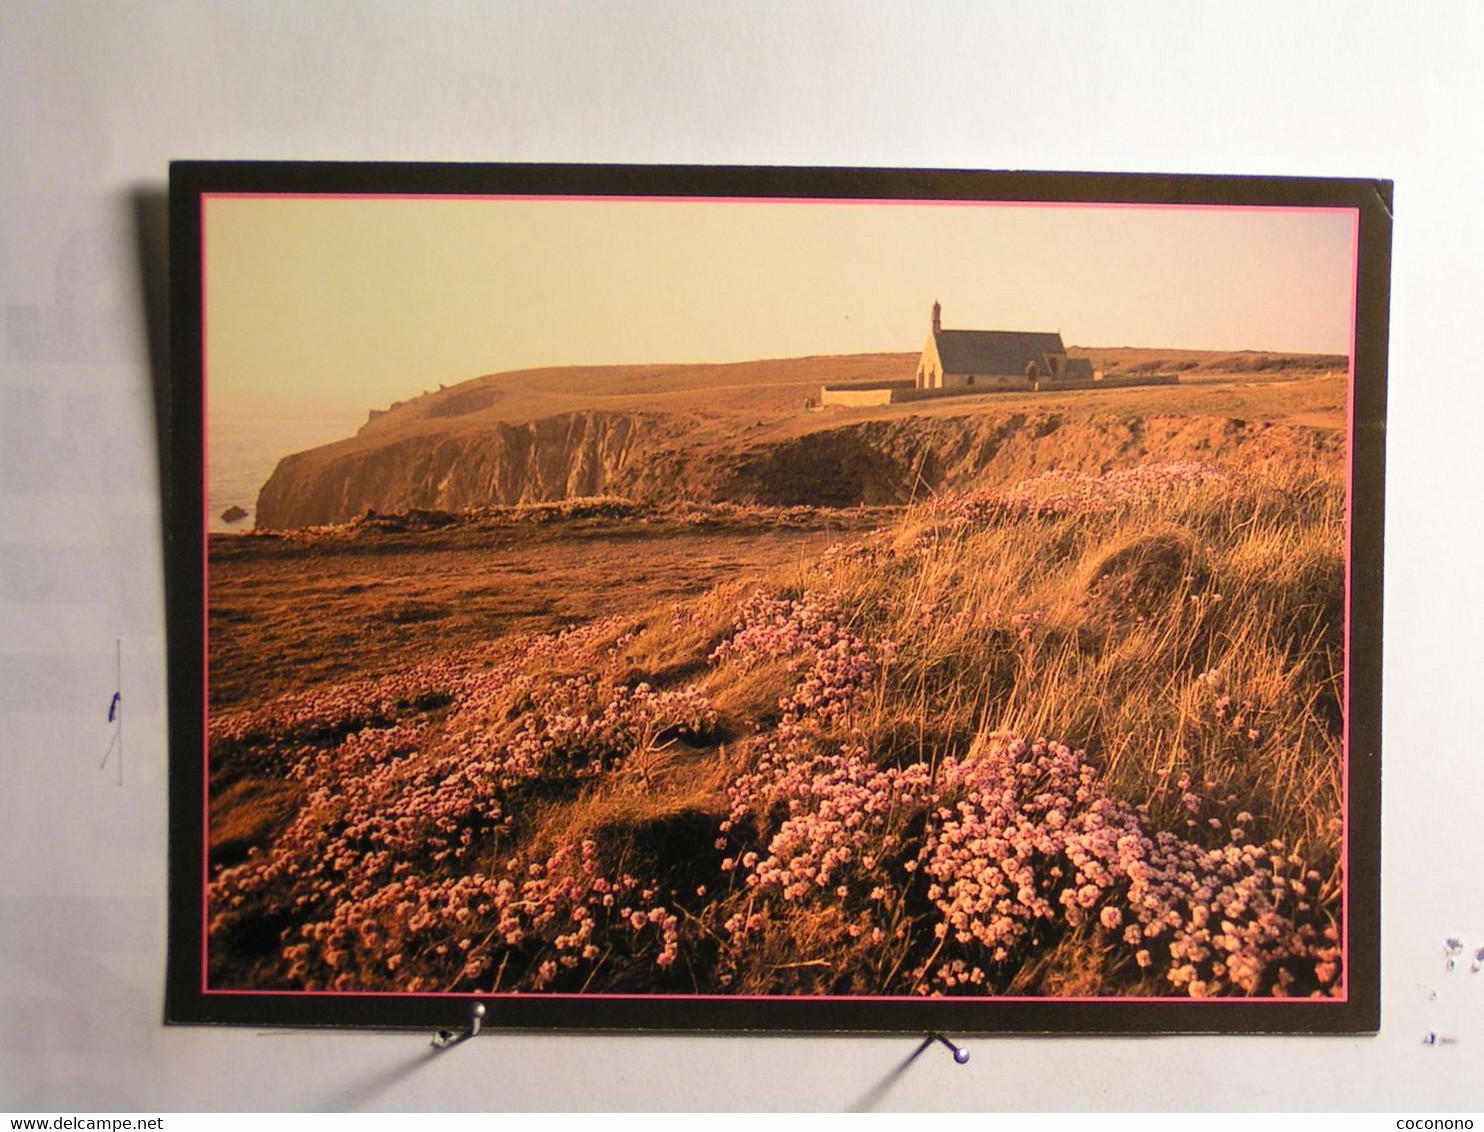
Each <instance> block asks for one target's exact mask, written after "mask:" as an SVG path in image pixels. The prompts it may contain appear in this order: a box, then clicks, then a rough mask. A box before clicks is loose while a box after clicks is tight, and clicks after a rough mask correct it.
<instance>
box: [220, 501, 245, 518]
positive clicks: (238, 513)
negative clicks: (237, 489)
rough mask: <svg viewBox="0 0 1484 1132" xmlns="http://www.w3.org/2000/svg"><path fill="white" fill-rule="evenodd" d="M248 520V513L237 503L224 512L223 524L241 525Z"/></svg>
mask: <svg viewBox="0 0 1484 1132" xmlns="http://www.w3.org/2000/svg"><path fill="white" fill-rule="evenodd" d="M246 518H247V512H246V511H245V510H244V509H243V508H241V507H238V506H237V505H236V504H235V503H234V504H232V506H230V507H228V508H227V509H226V510H225V511H223V512H222V522H224V523H240V522H242V520H243V519H246Z"/></svg>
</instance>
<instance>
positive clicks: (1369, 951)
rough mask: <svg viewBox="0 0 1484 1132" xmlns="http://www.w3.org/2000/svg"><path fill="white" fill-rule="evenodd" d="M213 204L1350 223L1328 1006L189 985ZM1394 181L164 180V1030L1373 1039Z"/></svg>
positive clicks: (568, 169)
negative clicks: (1345, 777)
mask: <svg viewBox="0 0 1484 1132" xmlns="http://www.w3.org/2000/svg"><path fill="white" fill-rule="evenodd" d="M212 193H316V194H321V193H322V194H364V193H380V194H470V195H493V194H542V195H556V196H561V195H581V196H627V197H636V196H637V197H643V196H655V197H676V196H695V197H733V198H746V197H760V198H761V197H795V198H821V199H861V200H869V199H893V200H914V199H921V200H986V201H1006V200H1013V201H1028V202H1038V203H1052V202H1063V203H1067V202H1078V203H1129V204H1165V205H1245V206H1263V205H1267V206H1287V207H1313V208H1353V209H1357V210H1358V211H1359V217H1360V234H1359V263H1358V265H1357V283H1356V285H1357V289H1358V293H1357V295H1356V325H1355V343H1354V350H1355V355H1354V374H1355V377H1354V388H1353V398H1354V400H1353V418H1352V419H1353V434H1352V436H1351V437H1350V443H1351V445H1352V446H1353V449H1352V452H1353V455H1352V475H1353V481H1352V483H1351V492H1352V523H1351V530H1350V540H1351V544H1350V547H1349V561H1350V570H1351V609H1350V618H1351V623H1350V634H1351V635H1350V643H1351V652H1350V656H1349V657H1348V658H1347V662H1348V664H1349V667H1350V679H1351V695H1350V707H1351V719H1350V733H1349V740H1350V747H1349V760H1350V789H1349V795H1348V802H1349V812H1348V813H1347V814H1346V821H1347V822H1348V824H1349V832H1350V836H1349V859H1348V860H1347V861H1346V863H1345V878H1346V884H1347V885H1348V887H1349V905H1350V911H1349V916H1350V922H1349V923H1348V924H1347V925H1346V932H1347V934H1348V937H1349V965H1348V969H1347V975H1346V979H1347V987H1348V996H1347V998H1346V1000H1345V1001H1342V1002H1335V1003H1320V1002H1314V1001H1303V1002H1291V1001H1285V1000H1273V999H1253V1000H1251V1001H1243V1002H1232V1001H1223V1002H1201V1001H1173V1000H1171V1001H1159V1002H1149V1001H1120V1000H1119V999H1116V998H1109V999H1105V1000H1099V1001H1096V1002H1088V1001H1078V1002H1059V1001H1057V1000H1054V999H1039V1000H1035V1001H1025V1000H1022V1001H1014V1002H1007V1001H997V1000H995V999H992V998H989V999H942V998H940V999H933V998H927V999H920V1000H906V999H900V998H883V999H880V1000H859V999H852V1000H837V999H819V1000H815V999H800V998H778V999H728V998H709V997H707V998H695V999H689V998H649V997H644V996H634V997H628V996H593V997H592V998H587V999H582V998H557V997H543V996H541V995H521V996H514V997H506V996H492V997H486V998H476V997H475V996H468V995H437V994H432V995H415V994H403V995H371V994H359V993H344V994H309V993H306V992H300V991H289V992H282V993H279V992H261V993H251V994H241V993H236V994H213V993H211V992H209V991H203V990H202V984H203V978H202V976H203V971H202V962H203V960H202V955H203V951H202V944H203V940H202V931H203V925H202V923H201V914H200V907H201V904H200V901H201V891H202V886H203V885H204V884H205V882H206V878H205V877H204V876H203V875H202V854H201V846H202V838H203V836H204V834H205V830H204V828H203V822H202V807H201V799H202V792H203V790H204V788H205V784H204V781H203V774H204V772H203V768H202V760H201V757H200V753H201V750H202V742H203V729H204V726H205V720H204V718H203V711H202V689H203V686H204V685H203V681H204V680H205V676H206V674H205V671H204V664H203V658H202V655H201V653H202V650H201V642H202V640H203V632H204V629H205V625H204V623H203V616H204V614H203V586H204V584H205V579H204V575H203V565H202V558H203V545H204V539H205V537H206V536H205V529H204V521H203V515H204V500H203V498H202V474H201V472H202V467H201V461H202V456H203V437H202V435H201V433H202V424H201V420H202V417H201V408H202V394H203V390H202V380H203V361H204V359H203V356H202V337H201V334H202V319H203V310H202V277H201V251H202V248H201V201H202V197H203V195H205V194H212ZM1391 226H1392V184H1391V182H1389V181H1383V180H1360V179H1332V178H1299V177H1219V176H1191V175H1179V174H1098V173H1027V172H1006V173H999V172H973V171H965V170H909V169H842V168H759V167H717V166H635V165H622V166H600V165H455V164H401V163H334V162H330V163H326V162H230V161H228V162H217V161H199V162H198V161H182V162H175V163H173V164H172V165H171V167H170V309H171V312H172V313H171V379H170V408H169V417H168V419H169V429H170V435H169V437H168V451H169V475H168V476H167V477H166V481H165V497H166V498H165V500H164V503H165V508H166V516H167V523H166V530H165V544H166V545H165V550H166V585H167V591H168V602H167V606H168V625H167V628H168V633H169V674H170V675H169V679H170V751H171V754H170V857H169V879H170V897H169V934H168V940H169V952H168V962H167V975H166V995H165V1017H166V1020H167V1021H168V1022H174V1023H221V1024H232V1025H253V1026H258V1025H293V1026H323V1027H356V1028H373V1029H389V1028H403V1027H419V1028H431V1027H446V1026H458V1025H461V1024H464V1023H466V1022H467V1019H468V1016H469V1008H470V1003H471V1002H473V1001H481V1002H483V1003H484V1004H485V1006H486V1009H487V1011H488V1013H487V1015H486V1017H485V1021H484V1025H485V1027H487V1028H495V1029H514V1030H521V1029H525V1030H576V1031H605V1030H606V1031H674V1030H681V1031H717V1032H741V1031H769V1032H812V1033H826V1032H848V1033H886V1032H917V1033H923V1032H926V1031H947V1032H951V1033H956V1034H971V1033H1097V1034H1127V1033H1138V1034H1149V1033H1222V1034H1234V1033H1347V1034H1353V1033H1368V1032H1375V1031H1376V1030H1377V1029H1379V1026H1380V877H1381V846H1380V830H1381V764H1380V749H1381V608H1382V606H1381V601H1382V532H1383V517H1384V516H1383V503H1384V499H1383V486H1384V465H1385V419H1386V367H1387V329H1388V328H1387V318H1388V310H1389V304H1390V278H1391Z"/></svg>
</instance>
